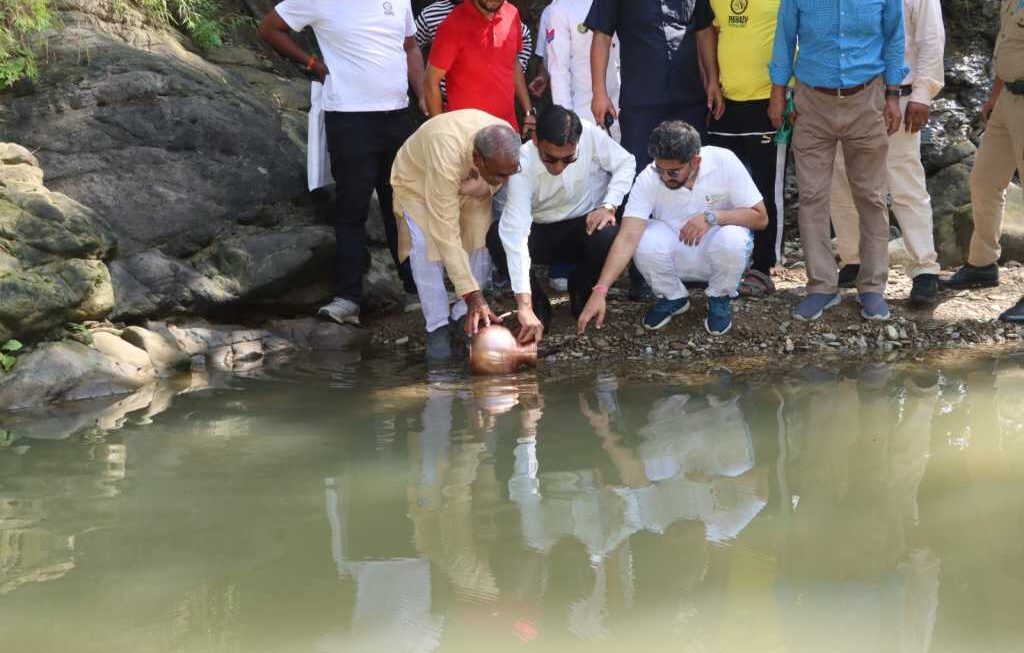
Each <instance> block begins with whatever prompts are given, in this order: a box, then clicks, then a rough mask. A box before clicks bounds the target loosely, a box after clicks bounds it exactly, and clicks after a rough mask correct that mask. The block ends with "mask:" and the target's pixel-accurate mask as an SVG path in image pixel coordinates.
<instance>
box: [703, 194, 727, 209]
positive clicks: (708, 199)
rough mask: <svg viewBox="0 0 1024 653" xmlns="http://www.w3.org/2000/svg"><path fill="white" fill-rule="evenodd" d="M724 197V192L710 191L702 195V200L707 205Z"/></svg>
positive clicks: (716, 202) (712, 204)
mask: <svg viewBox="0 0 1024 653" xmlns="http://www.w3.org/2000/svg"><path fill="white" fill-rule="evenodd" d="M724 199H725V193H711V194H710V195H705V196H704V202H705V203H706V204H707V205H708V206H714V205H715V204H718V203H719V202H721V201H722V200H724Z"/></svg>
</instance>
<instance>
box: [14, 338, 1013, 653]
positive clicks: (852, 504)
mask: <svg viewBox="0 0 1024 653" xmlns="http://www.w3.org/2000/svg"><path fill="white" fill-rule="evenodd" d="M213 381H214V382H213V383H212V385H210V386H209V387H203V386H204V385H205V384H206V381H202V382H201V383H200V382H196V387H194V388H192V389H191V391H189V392H185V393H184V394H178V395H177V396H175V393H176V392H178V391H180V390H181V388H160V389H157V390H156V391H155V392H152V391H151V392H149V393H148V394H143V395H142V396H136V397H132V398H127V399H123V400H121V401H120V402H118V403H116V404H114V405H110V402H107V403H105V404H82V405H80V406H78V407H76V411H75V413H73V414H63V413H62V414H59V415H48V416H29V417H21V418H19V420H20V421H17V422H15V423H14V424H13V426H12V425H11V424H10V423H9V424H7V428H8V429H9V430H11V431H13V434H9V435H7V436H3V441H2V446H0V650H2V651H3V652H4V653H39V652H50V651H54V652H58V651H59V652H63V651H69V652H71V651H73V652H75V653H90V652H94V651H95V652H101V651H102V652H104V653H110V652H120V651H125V652H132V653H147V652H164V651H175V652H183V653H200V652H202V653H206V652H211V653H212V652H217V653H227V652H231V653H235V652H238V653H242V652H244V653H264V652H274V653H284V652H293V651H294V652H300V651H301V652H314V653H321V652H342V651H344V652H346V653H348V652H362V651H382V652H383V651H387V652H392V651H394V652H416V653H427V652H432V651H438V652H441V651H460V652H461V651H474V652H475V651H486V652H488V653H491V652H497V651H520V650H533V651H559V652H560V653H561V652H568V653H571V652H573V651H587V652H588V653H593V652H596V651H701V652H704V651H752V652H761V651H787V652H788V651H794V652H796V651H808V652H811V651H813V652H821V651H858V652H865V651H869V652H870V651H893V652H898V653H924V652H925V651H932V652H945V651H957V652H960V651H986V652H992V651H996V652H998V651H1020V650H1024V618H1022V617H1021V614H1024V610H1022V607H1021V606H1022V605H1024V359H1014V358H1004V359H1002V360H1000V361H992V362H987V363H984V364H980V365H974V366H970V367H961V368H957V369H940V370H936V371H932V372H927V371H921V370H917V371H914V372H911V371H908V370H903V369H895V368H891V369H890V368H886V367H881V366H874V367H868V368H862V369H857V368H851V369H846V370H842V371H840V372H838V373H836V372H832V371H826V370H804V371H803V372H802V373H800V374H792V375H790V376H788V377H786V378H785V379H780V380H778V381H776V382H773V383H756V384H754V383H749V382H744V381H743V380H736V379H732V380H730V379H727V378H724V377H716V378H709V379H708V380H707V382H705V383H701V384H699V385H697V384H694V385H672V384H645V383H639V382H627V381H624V380H617V379H616V378H615V377H613V376H611V375H607V374H605V375H593V376H585V377H577V378H574V379H564V378H563V379H560V380H544V379H541V380H538V379H536V378H533V377H527V376H523V377H516V378H513V379H500V380H489V381H474V380H471V379H466V378H463V377H459V376H457V375H453V376H444V375H438V376H428V375H427V374H426V373H425V372H424V371H423V370H422V369H419V368H415V367H412V368H406V367H403V366H402V364H401V363H400V362H397V361H394V362H389V361H383V362H382V361H375V362H373V363H372V364H370V363H358V362H356V363H352V364H350V365H340V366H336V367H335V369H334V370H333V371H332V372H324V371H320V372H314V371H311V370H307V371H306V372H303V373H299V372H294V371H292V372H290V373H289V374H288V375H287V376H282V375H274V374H271V375H267V376H262V377H254V378H231V379H220V380H217V379H214V380H213Z"/></svg>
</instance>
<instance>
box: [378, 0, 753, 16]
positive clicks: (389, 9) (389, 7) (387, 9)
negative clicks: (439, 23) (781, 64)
mask: <svg viewBox="0 0 1024 653" xmlns="http://www.w3.org/2000/svg"><path fill="white" fill-rule="evenodd" d="M744 2H746V0H744ZM381 6H382V7H384V15H385V16H394V15H395V6H394V5H393V4H391V3H390V2H385V3H384V4H383V5H381Z"/></svg>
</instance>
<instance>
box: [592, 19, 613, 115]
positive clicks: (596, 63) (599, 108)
mask: <svg viewBox="0 0 1024 653" xmlns="http://www.w3.org/2000/svg"><path fill="white" fill-rule="evenodd" d="M611 51H612V35H611V34H605V33H604V32H597V31H595V32H594V39H593V40H592V41H591V42H590V86H591V89H592V90H593V92H594V99H593V100H592V101H591V105H590V106H591V111H593V113H594V120H596V121H597V124H598V125H599V126H602V127H603V126H604V117H605V116H606V115H608V114H611V115H612V117H613V118H617V117H618V112H616V111H615V106H614V105H613V104H612V101H611V99H610V98H609V97H608V85H607V80H608V59H609V58H610V56H611Z"/></svg>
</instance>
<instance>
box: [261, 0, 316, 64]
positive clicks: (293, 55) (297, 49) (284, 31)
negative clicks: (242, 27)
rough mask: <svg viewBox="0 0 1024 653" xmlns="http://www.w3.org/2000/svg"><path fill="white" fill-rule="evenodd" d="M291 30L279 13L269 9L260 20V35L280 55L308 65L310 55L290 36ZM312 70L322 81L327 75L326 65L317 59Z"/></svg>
mask: <svg viewBox="0 0 1024 653" xmlns="http://www.w3.org/2000/svg"><path fill="white" fill-rule="evenodd" d="M291 32H292V30H291V28H290V27H288V23H286V22H284V19H283V18H281V16H280V14H278V13H277V12H276V11H274V10H273V9H271V10H270V11H269V12H267V14H266V15H265V16H264V17H263V20H262V21H260V37H261V38H262V39H263V40H264V41H266V42H267V44H269V45H270V47H272V48H274V51H275V52H277V53H278V54H279V55H281V56H282V57H286V58H288V59H291V60H292V61H294V62H296V63H300V64H302V65H303V66H308V65H309V62H310V60H311V59H312V55H310V54H309V53H308V52H306V51H305V50H303V49H302V46H300V45H299V44H298V43H296V42H295V39H293V38H292V34H291ZM310 72H312V73H313V74H314V75H315V76H316V78H317V79H319V80H320V81H323V79H324V77H325V76H326V75H327V73H328V70H327V66H325V65H324V63H323V62H322V61H319V60H318V61H317V62H316V63H315V64H314V67H313V69H312V70H311V71H310Z"/></svg>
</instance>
